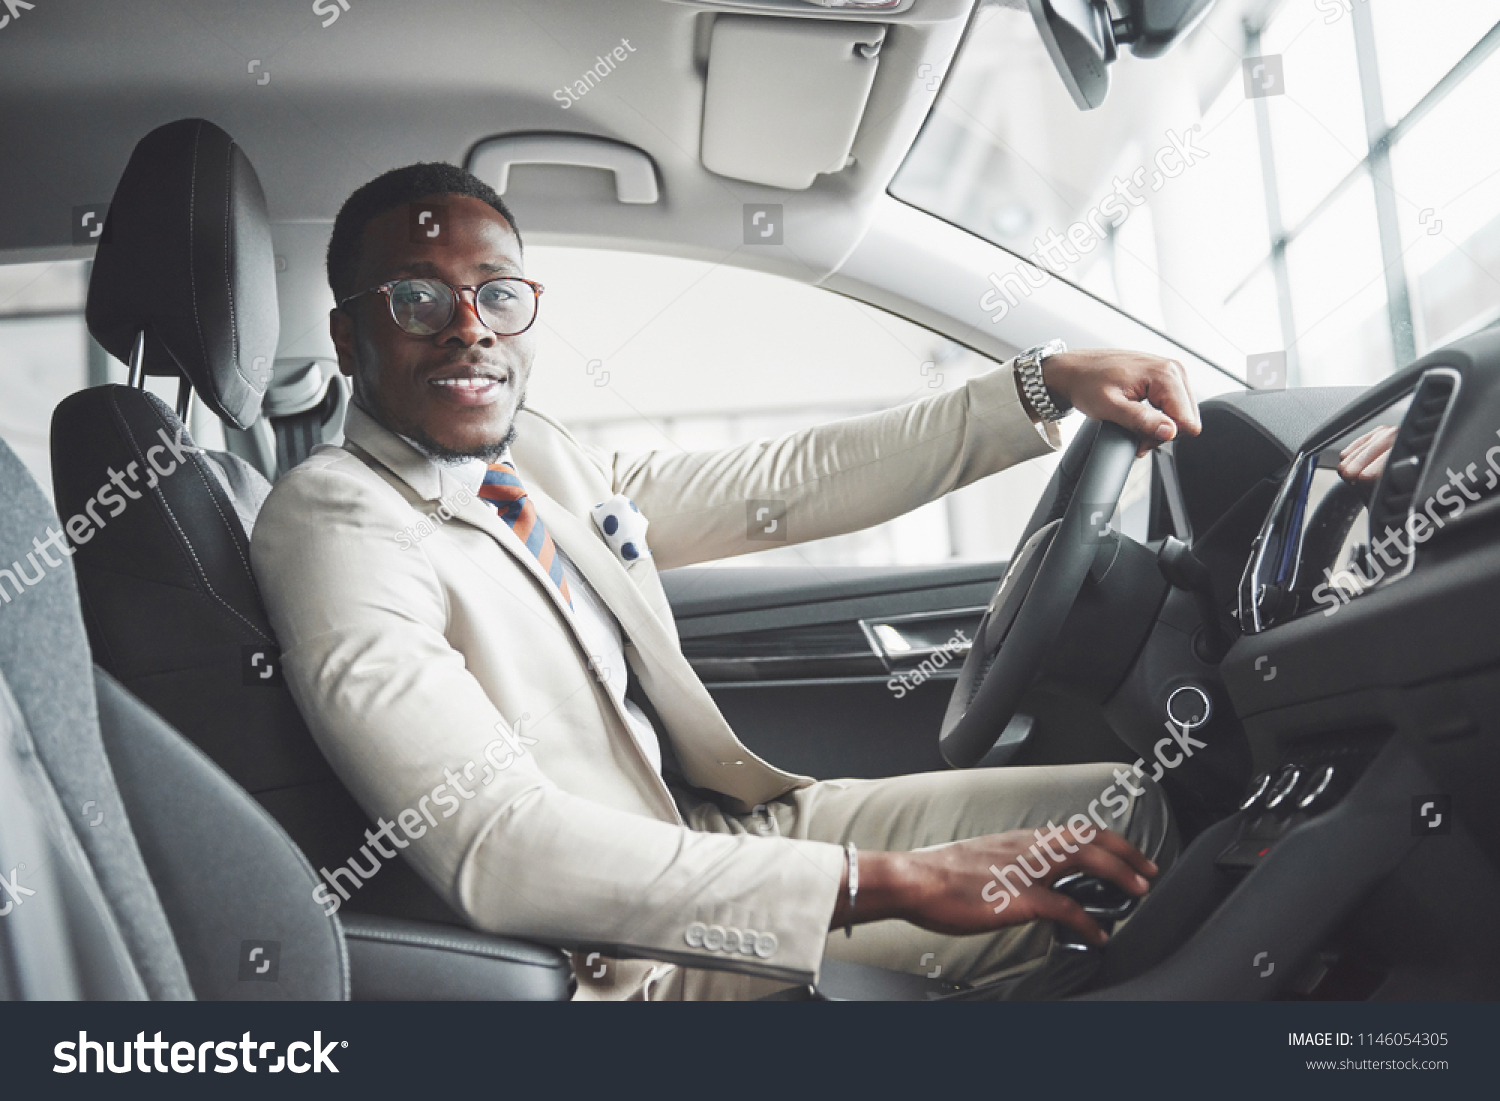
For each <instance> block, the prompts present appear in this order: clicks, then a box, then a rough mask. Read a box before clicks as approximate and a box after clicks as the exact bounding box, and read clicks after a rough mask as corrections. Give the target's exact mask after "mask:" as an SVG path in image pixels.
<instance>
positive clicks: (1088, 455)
mask: <svg viewBox="0 0 1500 1101" xmlns="http://www.w3.org/2000/svg"><path fill="white" fill-rule="evenodd" d="M1136 446H1137V444H1136V439H1135V437H1134V436H1133V435H1132V434H1131V433H1130V432H1129V431H1128V430H1127V429H1125V428H1122V427H1121V426H1119V425H1117V424H1108V423H1100V422H1096V421H1091V422H1090V423H1089V424H1088V425H1087V426H1086V427H1085V428H1084V429H1083V430H1082V431H1080V432H1079V433H1078V436H1077V437H1076V438H1075V439H1074V441H1073V444H1072V446H1071V447H1069V449H1068V453H1067V455H1065V456H1064V458H1063V461H1062V463H1061V464H1060V466H1059V468H1058V474H1057V476H1056V479H1057V485H1058V486H1059V487H1060V489H1059V491H1058V492H1057V493H1056V494H1055V497H1054V500H1053V501H1052V502H1051V507H1052V511H1054V512H1055V513H1057V515H1055V516H1054V517H1051V518H1048V517H1047V516H1045V515H1041V516H1036V515H1034V516H1033V517H1032V522H1031V524H1030V525H1029V526H1028V531H1027V533H1026V534H1025V535H1024V536H1023V538H1022V542H1021V545H1020V546H1019V547H1017V548H1016V553H1015V555H1014V556H1013V557H1012V559H1011V565H1010V568H1009V569H1007V570H1006V572H1005V577H1004V578H1003V579H1002V580H1001V582H1000V585H999V587H998V588H997V589H996V590H995V596H994V598H993V599H992V600H991V601H990V606H989V610H988V611H987V612H986V613H985V621H984V623H982V624H981V625H980V631H979V634H978V635H977V636H976V638H975V643H976V645H974V646H973V647H972V648H971V649H970V650H969V654H968V657H967V658H965V659H964V664H963V668H962V669H961V670H960V671H959V675H958V683H957V684H956V685H954V689H953V696H952V697H951V698H950V699H949V701H948V710H947V713H946V714H945V715H944V716H943V725H942V731H941V733H940V734H939V739H938V746H939V749H940V750H941V752H942V755H943V759H944V760H945V761H947V762H948V764H950V765H952V766H953V767H954V768H971V767H973V766H974V765H976V764H978V763H979V761H980V760H981V759H982V758H983V757H984V756H985V754H986V753H988V752H989V750H990V748H991V747H992V746H993V745H994V743H995V739H997V738H998V737H1000V735H1001V733H1002V732H1003V731H1004V730H1005V727H1006V724H1007V723H1008V722H1010V720H1011V717H1012V716H1013V715H1014V714H1015V713H1016V709H1017V707H1018V706H1019V705H1020V702H1021V697H1022V695H1024V694H1025V692H1026V690H1027V689H1028V688H1030V687H1031V684H1032V682H1033V681H1034V680H1035V679H1036V676H1037V674H1038V672H1040V670H1041V669H1042V667H1043V665H1044V663H1045V661H1046V658H1047V654H1048V651H1049V650H1050V649H1051V648H1052V645H1053V643H1054V642H1055V641H1056V640H1057V634H1058V632H1059V631H1060V630H1061V629H1062V624H1063V621H1064V620H1065V619H1066V618H1067V615H1068V612H1069V611H1070V610H1071V609H1072V607H1073V603H1074V601H1076V600H1077V599H1078V594H1079V592H1080V590H1081V589H1082V588H1083V583H1084V580H1085V579H1086V578H1087V577H1088V573H1089V568H1090V566H1092V565H1093V562H1094V556H1095V553H1096V551H1097V549H1098V546H1099V543H1100V541H1101V539H1103V538H1105V536H1106V534H1107V531H1108V525H1109V520H1110V517H1111V516H1113V515H1114V511H1115V507H1116V506H1117V505H1118V504H1119V502H1120V494H1121V493H1122V492H1123V491H1124V489H1125V479H1126V477H1127V476H1128V475H1129V474H1130V465H1131V463H1133V462H1134V461H1135V452H1136ZM1075 472H1076V477H1075V476H1074V473H1075ZM1039 511H1040V510H1039Z"/></svg>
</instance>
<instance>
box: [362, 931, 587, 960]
mask: <svg viewBox="0 0 1500 1101" xmlns="http://www.w3.org/2000/svg"><path fill="white" fill-rule="evenodd" d="M344 936H345V937H346V938H349V937H353V938H354V939H355V940H382V941H386V942H388V943H390V944H406V945H418V944H425V945H429V946H431V947H434V948H443V949H447V950H448V951H451V952H460V953H463V954H464V955H467V956H481V957H484V958H486V959H495V960H504V961H505V962H507V963H520V964H526V965H528V966H531V967H546V968H549V969H552V968H556V969H558V970H561V968H562V964H561V963H560V962H556V961H550V960H549V961H548V962H546V963H542V962H541V961H539V960H530V959H524V958H521V957H520V956H519V955H518V954H507V950H506V949H504V948H499V947H494V946H490V945H480V944H465V943H464V942H463V941H460V940H450V939H447V938H444V937H435V936H431V935H428V934H425V933H407V932H402V931H399V930H393V929H350V928H349V927H348V925H345V926H344Z"/></svg>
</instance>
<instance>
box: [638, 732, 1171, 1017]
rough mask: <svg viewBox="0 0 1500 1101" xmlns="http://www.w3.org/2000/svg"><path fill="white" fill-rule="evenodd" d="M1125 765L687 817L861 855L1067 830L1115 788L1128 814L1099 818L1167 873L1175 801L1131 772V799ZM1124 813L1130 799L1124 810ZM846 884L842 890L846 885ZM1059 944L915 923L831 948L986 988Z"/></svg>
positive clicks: (841, 793) (1021, 772) (703, 991)
mask: <svg viewBox="0 0 1500 1101" xmlns="http://www.w3.org/2000/svg"><path fill="white" fill-rule="evenodd" d="M1117 768H1124V766H1122V765H1117V764H1114V763H1109V762H1107V763H1101V764H1086V765H1054V766H1045V767H1037V768H990V769H972V770H968V771H960V772H928V773H918V774H916V775H911V776H897V777H892V778H890V779H885V780H825V781H822V782H820V783H817V784H813V785H812V786H810V787H807V788H803V789H801V790H800V791H796V792H793V793H791V794H790V795H788V796H786V797H784V798H783V799H780V800H778V801H777V802H775V803H772V804H769V805H768V806H767V807H766V808H765V810H764V811H762V812H760V813H759V814H754V815H731V814H726V813H724V812H723V811H722V810H720V809H719V808H718V807H717V806H714V805H713V804H711V803H704V802H698V803H693V802H689V803H688V805H687V806H685V807H684V813H685V815H686V817H687V819H688V822H689V824H690V825H692V826H693V827H694V828H695V829H700V830H708V831H712V832H718V833H741V832H760V833H767V832H771V831H774V832H775V833H778V834H780V835H781V836H783V837H801V838H807V839H810V840H814V841H830V842H833V843H835V844H843V843H844V842H845V841H852V842H854V844H855V846H856V847H857V848H859V849H860V850H861V851H864V850H875V849H879V850H885V851H888V852H909V851H911V850H914V849H921V848H926V847H928V846H930V845H940V844H944V843H946V842H949V841H958V840H962V839H964V838H969V837H979V836H982V835H984V834H989V833H1003V832H1005V831H1006V830H1016V829H1024V830H1034V829H1039V828H1043V827H1045V826H1046V825H1047V824H1048V823H1049V822H1055V823H1057V824H1058V825H1059V826H1061V825H1063V824H1064V823H1066V822H1067V820H1068V818H1070V817H1071V816H1072V815H1074V814H1085V815H1086V814H1088V812H1089V804H1090V803H1091V802H1095V801H1097V800H1099V799H1100V797H1101V795H1102V794H1103V793H1104V791H1105V789H1107V788H1109V787H1110V786H1111V785H1113V786H1114V789H1115V791H1116V792H1121V793H1123V794H1124V795H1125V797H1126V798H1127V799H1128V801H1129V802H1128V807H1127V809H1126V810H1124V811H1123V812H1122V813H1121V814H1120V816H1119V817H1118V818H1111V811H1110V810H1108V809H1103V810H1101V809H1100V807H1099V805H1098V803H1097V802H1095V809H1096V813H1098V814H1100V815H1101V817H1103V818H1104V819H1105V820H1107V821H1109V825H1110V828H1111V829H1113V830H1114V831H1115V832H1116V833H1119V834H1122V835H1123V836H1124V837H1126V838H1127V839H1129V840H1130V841H1131V842H1132V843H1133V844H1135V846H1136V847H1137V848H1139V849H1140V850H1141V851H1142V852H1143V853H1145V854H1146V856H1148V857H1150V858H1151V859H1152V860H1154V861H1155V862H1156V863H1157V864H1158V865H1159V866H1161V867H1163V868H1165V867H1166V866H1167V865H1168V864H1170V863H1171V861H1172V860H1173V859H1174V858H1175V857H1176V855H1177V851H1178V838H1177V829H1176V826H1175V824H1174V823H1173V822H1172V820H1171V817H1170V815H1169V814H1168V812H1167V804H1166V800H1165V798H1163V796H1162V794H1161V789H1160V787H1159V786H1158V785H1156V784H1153V783H1152V782H1151V780H1150V778H1149V777H1136V776H1135V775H1134V774H1133V773H1129V774H1128V775H1129V778H1130V782H1131V783H1132V784H1133V785H1134V786H1135V787H1137V788H1139V789H1141V791H1142V794H1141V795H1140V796H1131V795H1130V794H1129V792H1128V791H1127V790H1126V788H1125V787H1124V786H1123V785H1122V784H1120V783H1119V782H1118V781H1117V779H1116V776H1115V770H1116V769H1117ZM1115 806H1116V807H1118V804H1115ZM837 888H838V885H837V884H836V883H834V884H831V886H830V889H831V890H837ZM1051 943H1052V925H1051V923H1049V922H1031V923H1028V924H1025V925H1016V926H1010V927H1008V928H1005V929H1001V930H999V931H997V932H994V933H986V934H980V935H977V936H968V937H955V936H947V935H944V934H941V933H930V932H928V931H927V930H925V929H919V928H917V927H916V926H915V925H910V924H907V923H906V922H904V921H880V922H871V923H870V924H867V925H856V926H855V927H854V935H853V936H852V937H846V936H845V934H844V931H843V930H842V929H839V930H835V931H833V932H831V933H829V936H828V946H827V949H826V952H827V954H828V955H829V956H832V957H836V958H838V959H843V960H850V961H853V962H857V963H864V964H871V965H874V966H877V967H884V968H889V969H891V970H896V971H908V972H912V973H914V974H923V975H930V976H934V977H941V978H944V979H949V980H956V981H960V982H968V983H975V982H980V981H984V980H988V979H994V978H1000V977H1003V976H1004V975H1006V974H1009V973H1016V972H1020V971H1024V970H1027V969H1029V968H1031V967H1034V966H1036V964H1037V963H1039V962H1040V961H1041V959H1042V958H1043V957H1044V956H1045V955H1046V953H1047V950H1048V948H1049V947H1050V946H1051ZM663 971H665V972H667V973H666V974H663V975H662V977H661V979H660V980H659V981H654V982H652V983H650V984H649V987H648V993H649V997H651V998H652V999H653V1000H655V999H660V1000H710V999H712V1000H727V999H748V998H759V997H763V996H765V995H767V994H770V993H773V992H775V991H776V990H778V989H784V988H785V987H786V985H787V984H786V983H785V982H778V981H775V980H770V979H763V978H754V977H751V976H747V975H736V974H733V973H730V972H725V971H706V970H700V969H696V968H671V969H666V968H664V969H663Z"/></svg>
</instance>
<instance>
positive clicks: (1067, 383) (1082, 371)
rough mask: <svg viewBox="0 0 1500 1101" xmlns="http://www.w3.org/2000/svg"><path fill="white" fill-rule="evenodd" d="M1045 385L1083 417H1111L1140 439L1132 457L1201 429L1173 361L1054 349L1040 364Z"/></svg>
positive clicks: (1182, 374)
mask: <svg viewBox="0 0 1500 1101" xmlns="http://www.w3.org/2000/svg"><path fill="white" fill-rule="evenodd" d="M1042 380H1043V381H1044V382H1045V383H1046V384H1047V389H1049V390H1051V391H1052V392H1053V393H1055V394H1057V395H1058V396H1059V397H1061V398H1063V399H1065V400H1066V401H1068V402H1069V403H1071V404H1072V406H1073V408H1075V409H1077V410H1078V411H1079V412H1080V413H1082V414H1083V415H1084V416H1086V417H1092V418H1093V419H1094V420H1100V421H1114V422H1115V423H1116V424H1121V425H1124V426H1125V427H1126V428H1128V429H1130V430H1131V431H1132V432H1134V433H1135V434H1136V436H1137V437H1139V438H1140V441H1141V445H1140V448H1139V450H1137V451H1136V455H1137V456H1140V455H1144V454H1145V453H1146V452H1147V451H1150V450H1151V449H1152V448H1153V447H1155V446H1156V445H1157V444H1161V443H1166V442H1167V441H1168V440H1173V439H1176V438H1177V434H1178V433H1179V432H1186V433H1187V434H1188V435H1189V436H1196V435H1197V434H1198V433H1199V432H1200V431H1202V429H1203V425H1202V421H1201V420H1199V417H1198V403H1197V402H1196V401H1194V400H1193V393H1192V390H1191V389H1190V388H1189V386H1188V378H1187V372H1186V371H1185V370H1184V369H1183V367H1182V364H1180V363H1178V362H1177V361H1176V360H1175V359H1163V358H1162V357H1161V356H1153V355H1147V354H1146V353H1145V352H1124V351H1116V350H1110V349H1104V350H1098V349H1083V350H1080V351H1074V352H1059V353H1058V354H1057V355H1054V356H1048V357H1047V359H1046V360H1044V361H1043V363H1042Z"/></svg>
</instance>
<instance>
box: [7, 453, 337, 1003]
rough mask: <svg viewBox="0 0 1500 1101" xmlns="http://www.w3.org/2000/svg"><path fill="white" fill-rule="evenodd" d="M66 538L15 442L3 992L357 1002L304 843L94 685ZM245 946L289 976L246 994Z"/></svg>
mask: <svg viewBox="0 0 1500 1101" xmlns="http://www.w3.org/2000/svg"><path fill="white" fill-rule="evenodd" d="M62 530H63V524H62V523H61V522H59V520H58V518H57V516H56V514H55V513H54V512H53V511H52V509H51V508H50V507H49V506H48V504H47V501H46V498H45V497H43V495H42V492H41V489H40V487H38V486H37V485H36V483H35V482H33V481H32V480H31V476H30V475H29V474H28V473H27V471H26V469H25V468H24V467H23V466H22V465H21V462H20V460H18V459H17V458H16V456H15V455H14V453H13V452H11V451H10V449H9V448H8V447H6V446H5V445H4V443H3V442H0V562H3V563H5V565H0V865H4V868H3V869H0V874H3V875H5V876H6V882H5V884H4V885H0V891H3V893H4V894H5V895H6V896H7V897H6V899H5V901H0V914H3V916H4V917H5V918H6V920H5V921H4V922H3V923H0V943H3V944H4V945H5V947H6V948H7V949H8V951H5V952H0V986H3V988H4V993H5V994H7V995H8V996H11V997H21V998H66V997H80V996H81V997H95V998H144V997H150V998H152V999H158V1000H160V999H192V998H193V997H194V995H195V993H196V995H197V996H198V997H203V998H213V999H225V1000H230V999H233V1000H268V999H275V1000H281V999H291V998H299V999H301V998H317V999H334V1000H337V999H345V998H347V997H348V991H349V978H348V967H347V963H346V959H345V951H344V941H343V934H342V932H341V930H340V927H339V924H338V921H337V919H335V918H332V917H329V916H327V915H325V914H324V913H323V912H322V911H321V909H320V908H319V907H318V906H317V905H316V903H315V902H314V900H313V891H314V890H315V889H316V888H317V885H318V882H319V880H318V878H317V876H316V875H315V874H314V873H313V871H312V869H311V868H309V867H308V866H307V863H306V861H305V860H303V859H302V857H301V855H300V854H299V853H298V852H297V850H296V848H295V846H293V845H292V843H291V841H290V840H289V839H288V838H287V837H286V835H285V834H284V833H283V832H282V831H281V830H280V828H279V827H277V826H276V824H275V823H274V822H273V821H272V820H271V819H270V816H269V815H267V814H266V812H265V811H264V810H262V809H261V808H260V807H259V806H258V805H256V804H255V803H254V802H253V801H252V800H251V799H250V798H249V797H248V796H246V795H245V794H244V793H243V792H241V791H239V790H238V789H236V788H235V787H234V785H233V784H232V783H230V781H229V780H228V778H227V777H225V776H224V775H223V773H222V772H221V771H220V770H219V769H218V768H216V767H215V766H213V765H212V764H210V763H209V762H208V761H207V760H206V759H205V758H204V757H203V756H202V755H201V754H200V753H198V751H196V750H194V749H193V748H192V747H191V746H189V745H188V744H187V743H186V742H185V741H183V739H182V738H181V737H180V736H179V735H178V734H177V733H176V732H175V731H173V730H171V729H170V728H169V727H168V726H166V724H165V723H163V722H162V721H161V719H160V718H159V717H157V716H156V715H154V714H152V713H151V712H150V711H149V710H148V709H147V708H145V707H144V706H142V705H141V703H140V702H139V701H137V700H135V699H134V698H133V697H131V696H130V694H129V693H128V692H126V691H125V690H124V689H123V688H121V687H120V686H119V685H118V683H117V682H115V681H114V680H112V679H111V678H109V677H108V676H107V675H106V674H103V673H97V680H96V670H95V669H94V668H93V667H92V666H91V664H90V661H89V647H88V643H87V640H86V637H85V633H84V626H83V617H82V611H81V608H80V605H79V602H78V596H77V589H76V587H75V583H74V575H73V568H72V561H71V559H70V558H69V556H68V555H69V552H68V551H67V550H66V546H67V545H66V544H65V543H64V542H63V541H62V539H61V538H60V536H61V532H62ZM5 902H9V904H10V905H9V908H7V907H6V905H5ZM12 919H15V920H12ZM247 941H253V942H263V943H264V944H266V945H274V946H275V949H274V951H275V953H276V955H277V958H278V959H286V960H288V961H289V962H290V963H291V964H292V966H291V967H289V969H288V973H287V974H286V975H285V976H284V977H283V976H280V975H278V976H276V981H275V982H266V981H243V976H242V970H241V968H240V962H241V955H242V952H243V951H244V950H245V944H246V942H247ZM260 977H261V978H262V979H264V976H263V975H262V976H260Z"/></svg>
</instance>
